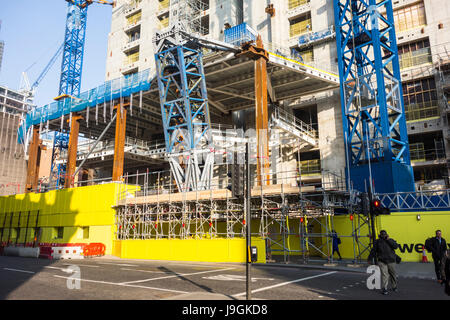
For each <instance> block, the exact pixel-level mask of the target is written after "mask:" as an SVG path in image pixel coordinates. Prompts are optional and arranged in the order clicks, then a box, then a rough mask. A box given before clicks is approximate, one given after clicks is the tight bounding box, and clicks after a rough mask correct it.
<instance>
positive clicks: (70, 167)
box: [64, 113, 83, 188]
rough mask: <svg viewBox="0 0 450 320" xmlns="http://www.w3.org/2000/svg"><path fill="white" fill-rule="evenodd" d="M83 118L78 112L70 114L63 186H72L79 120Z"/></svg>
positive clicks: (75, 166)
mask: <svg viewBox="0 0 450 320" xmlns="http://www.w3.org/2000/svg"><path fill="white" fill-rule="evenodd" d="M81 119H83V117H82V116H80V115H79V114H76V113H73V114H72V123H71V125H70V135H69V148H68V150H67V153H68V155H67V169H66V179H65V182H64V188H72V187H73V185H74V181H75V177H74V174H75V170H76V169H77V151H78V135H79V133H80V120H81Z"/></svg>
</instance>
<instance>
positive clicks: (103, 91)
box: [18, 69, 154, 144]
mask: <svg viewBox="0 0 450 320" xmlns="http://www.w3.org/2000/svg"><path fill="white" fill-rule="evenodd" d="M153 78H154V74H151V73H150V69H147V70H144V71H141V72H137V73H134V74H130V75H127V76H124V77H120V78H117V79H113V80H110V81H106V82H105V83H104V84H102V85H100V86H98V87H97V88H94V89H91V90H88V91H86V92H83V93H81V94H80V96H79V97H77V98H66V99H64V100H60V101H55V102H53V103H50V104H47V105H44V106H41V107H35V108H33V109H32V110H31V111H29V112H28V113H27V114H26V116H25V118H24V119H22V121H21V123H20V126H19V129H18V143H19V144H22V143H24V142H25V140H26V138H25V137H26V136H27V133H29V129H30V128H31V126H33V125H38V124H44V123H47V122H48V121H51V120H55V119H58V118H61V117H63V116H65V115H69V114H70V113H71V112H80V111H83V110H85V109H87V108H91V107H95V106H97V105H101V104H105V103H107V102H110V101H113V100H116V99H120V98H126V97H130V96H131V95H132V94H134V93H138V92H142V91H148V90H150V87H151V83H152V80H153Z"/></svg>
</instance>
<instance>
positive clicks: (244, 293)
mask: <svg viewBox="0 0 450 320" xmlns="http://www.w3.org/2000/svg"><path fill="white" fill-rule="evenodd" d="M334 273H337V271H331V272H327V273H322V274H318V275H315V276H311V277H306V278H301V279H297V280H292V281H286V282H282V283H279V284H275V285H273V286H268V287H264V288H259V289H255V290H252V293H256V292H260V291H265V290H269V289H273V288H278V287H281V286H285V285H288V284H291V283H296V282H301V281H306V280H310V279H314V278H319V277H324V276H328V275H331V274H334ZM246 294H247V292H242V293H238V294H234V295H233V297H239V296H243V295H246Z"/></svg>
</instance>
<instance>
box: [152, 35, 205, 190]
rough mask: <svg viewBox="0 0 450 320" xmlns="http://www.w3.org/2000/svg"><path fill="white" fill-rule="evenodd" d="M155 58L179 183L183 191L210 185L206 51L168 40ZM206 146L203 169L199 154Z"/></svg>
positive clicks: (166, 133) (165, 125)
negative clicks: (204, 67)
mask: <svg viewBox="0 0 450 320" xmlns="http://www.w3.org/2000/svg"><path fill="white" fill-rule="evenodd" d="M155 61H156V75H157V79H158V87H159V97H160V103H161V115H162V120H163V128H164V137H165V141H166V150H167V153H168V155H169V163H170V166H171V168H172V172H173V173H174V177H175V179H176V182H177V186H178V188H179V190H180V191H194V190H204V189H208V188H209V187H210V182H211V176H212V166H213V163H214V154H213V152H212V151H210V150H209V149H207V148H205V146H207V145H208V144H209V143H210V142H211V137H210V136H209V129H210V128H211V122H210V115H209V108H208V98H207V92H206V80H205V73H204V70H203V59H202V52H201V50H196V49H192V48H188V47H186V46H184V45H170V43H169V42H167V45H166V46H165V48H164V49H162V50H161V51H159V52H158V53H156V54H155ZM205 150H206V154H207V155H206V159H204V160H205V163H204V166H203V169H201V168H200V166H199V164H200V163H199V162H200V161H199V160H200V159H199V155H204V154H205ZM202 158H203V156H202Z"/></svg>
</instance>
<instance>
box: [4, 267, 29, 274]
mask: <svg viewBox="0 0 450 320" xmlns="http://www.w3.org/2000/svg"><path fill="white" fill-rule="evenodd" d="M3 269H5V270H8V271H16V272H23V273H36V272H34V271H27V270H19V269H11V268H3Z"/></svg>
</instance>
